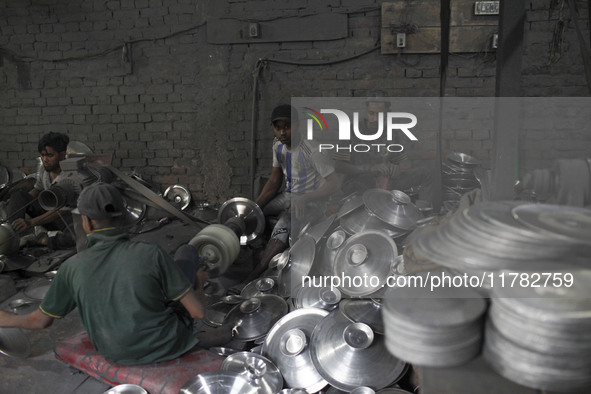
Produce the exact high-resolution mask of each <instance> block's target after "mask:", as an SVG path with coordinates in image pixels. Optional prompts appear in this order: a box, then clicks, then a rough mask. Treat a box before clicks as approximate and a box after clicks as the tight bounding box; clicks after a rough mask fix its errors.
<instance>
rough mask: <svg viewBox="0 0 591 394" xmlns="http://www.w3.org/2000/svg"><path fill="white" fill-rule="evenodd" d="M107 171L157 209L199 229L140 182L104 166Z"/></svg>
mask: <svg viewBox="0 0 591 394" xmlns="http://www.w3.org/2000/svg"><path fill="white" fill-rule="evenodd" d="M105 167H107V168H108V169H109V170H111V171H112V172H113V174H115V175H117V176H118V177H119V179H121V180H122V181H123V182H125V183H127V184H128V185H129V186H130V187H131V188H132V189H133V190H135V191H136V192H138V193H140V194H141V195H142V196H144V197H146V198H147V199H148V200H150V201H151V202H152V203H154V204H155V205H156V206H157V207H159V208H162V209H163V210H165V211H166V212H168V213H170V214H172V215H174V216H176V217H177V218H178V219H180V220H181V221H182V222H183V223H185V224H188V225H191V226H195V227H198V228H199V229H201V227H202V226H200V225H198V224H197V223H195V221H194V220H192V219H191V218H190V217H189V216H187V215H185V214H184V213H183V212H181V211H180V210H179V209H178V208H176V207H175V206H173V205H172V204H170V203H169V202H168V201H166V200H165V199H163V198H162V197H160V196H159V195H157V194H156V193H154V192H153V191H152V190H150V189H148V188H147V187H146V186H144V185H142V184H141V183H140V182H138V181H136V180H135V179H133V178H131V177H130V176H128V175H126V174H124V173H123V172H121V171H119V170H118V169H116V168H115V167H113V166H105ZM203 223H206V224H209V223H208V222H205V221H203Z"/></svg>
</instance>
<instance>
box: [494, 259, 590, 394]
mask: <svg viewBox="0 0 591 394" xmlns="http://www.w3.org/2000/svg"><path fill="white" fill-rule="evenodd" d="M567 274H568V275H572V276H570V277H568V275H567ZM557 275H559V276H560V277H561V278H562V279H564V282H563V285H562V286H560V287H551V286H548V287H543V286H542V287H528V286H524V287H521V286H514V287H504V288H500V287H495V289H494V291H493V295H494V297H493V298H492V304H491V308H490V313H489V320H488V322H487V326H486V332H485V346H484V357H485V359H486V360H487V361H488V362H489V363H490V364H491V365H492V366H493V368H494V369H495V370H497V371H498V372H499V373H500V374H501V375H503V376H505V377H506V378H508V379H510V380H512V381H515V382H517V383H519V384H522V385H525V386H528V387H532V388H536V389H540V390H549V391H577V390H582V391H580V392H583V391H585V389H587V390H588V389H589V387H591V374H590V373H589V372H590V371H591V271H575V272H569V273H565V272H561V273H557ZM557 277H558V276H556V275H555V276H554V277H553V278H551V279H552V281H553V285H556V282H554V280H555V279H556V278H557ZM571 279H572V281H571ZM571 284H572V285H571Z"/></svg>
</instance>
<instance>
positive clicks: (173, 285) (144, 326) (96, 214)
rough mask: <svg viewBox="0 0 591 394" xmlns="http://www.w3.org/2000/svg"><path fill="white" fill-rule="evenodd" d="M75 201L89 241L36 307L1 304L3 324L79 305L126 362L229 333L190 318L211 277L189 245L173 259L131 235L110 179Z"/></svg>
mask: <svg viewBox="0 0 591 394" xmlns="http://www.w3.org/2000/svg"><path fill="white" fill-rule="evenodd" d="M77 209H78V211H79V213H80V215H81V217H82V225H83V227H84V231H85V232H86V233H87V235H88V249H86V250H84V251H82V252H80V253H78V254H76V255H74V256H73V257H71V258H70V259H68V260H67V261H66V262H64V263H63V264H62V266H61V267H60V268H59V270H58V272H57V274H56V276H55V278H54V280H53V282H52V284H51V286H50V288H49V290H48V291H47V294H46V295H45V298H44V299H43V302H42V303H41V305H40V306H39V309H38V310H36V311H34V312H32V313H30V314H28V315H14V314H12V313H9V312H5V311H0V326H6V327H22V328H28V329H37V328H46V327H49V326H50V325H51V324H52V323H53V320H54V319H59V318H62V317H64V316H66V315H67V314H68V313H70V312H71V311H73V310H74V309H75V308H76V307H78V311H79V313H80V317H81V319H82V323H83V324H84V327H85V328H86V331H87V332H88V337H89V339H90V341H91V342H92V344H93V345H94V347H95V348H96V349H97V350H98V352H99V353H101V354H102V355H103V356H104V357H105V358H107V359H109V360H111V361H113V362H115V363H118V364H124V365H136V364H147V363H154V362H160V361H166V360H171V359H174V358H177V357H179V356H181V355H183V354H184V353H186V352H187V351H189V350H190V349H191V348H193V347H194V346H195V345H197V344H198V343H199V346H200V347H210V346H214V345H221V344H223V343H226V342H229V341H230V340H231V337H232V334H231V330H230V329H227V328H225V327H220V328H219V329H216V330H211V331H209V332H207V333H205V334H203V335H202V336H201V337H199V338H198V337H196V336H194V335H193V333H192V323H193V321H192V319H193V318H202V317H203V315H204V311H205V296H204V293H203V283H204V281H205V280H207V273H206V272H204V271H203V270H202V269H200V262H199V256H198V254H197V251H196V250H195V249H194V248H193V247H192V246H190V245H185V246H183V247H181V248H179V250H178V251H177V255H176V256H175V260H174V261H173V259H172V258H171V257H170V256H169V255H168V254H166V252H164V250H163V249H162V248H160V247H159V246H156V245H152V244H146V243H141V242H132V241H130V239H129V237H128V235H127V234H126V233H124V232H123V231H121V230H119V229H117V222H118V218H120V217H122V215H123V212H124V210H125V204H124V202H123V198H122V197H121V194H120V193H119V191H118V190H117V189H116V188H115V187H114V186H112V185H109V184H105V183H96V184H94V185H91V186H89V187H87V188H85V189H83V190H82V192H81V193H80V197H79V199H78V208H77Z"/></svg>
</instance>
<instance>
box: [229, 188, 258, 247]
mask: <svg viewBox="0 0 591 394" xmlns="http://www.w3.org/2000/svg"><path fill="white" fill-rule="evenodd" d="M231 218H239V219H241V220H242V221H243V222H244V228H245V230H244V232H243V234H242V235H240V245H246V244H248V243H250V242H252V241H254V240H255V239H257V238H258V237H259V236H260V235H261V234H262V233H263V231H264V230H265V215H263V211H262V210H261V208H260V207H259V206H258V205H257V204H256V203H255V202H254V201H251V200H249V199H247V198H243V197H236V198H232V199H230V200H228V201H226V202H224V203H223V204H222V206H221V207H220V209H219V211H218V223H222V224H223V223H226V221H228V220H229V219H231Z"/></svg>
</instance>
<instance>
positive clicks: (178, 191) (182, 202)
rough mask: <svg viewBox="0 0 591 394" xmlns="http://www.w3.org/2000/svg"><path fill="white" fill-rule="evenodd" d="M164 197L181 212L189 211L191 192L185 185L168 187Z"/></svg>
mask: <svg viewBox="0 0 591 394" xmlns="http://www.w3.org/2000/svg"><path fill="white" fill-rule="evenodd" d="M163 196H164V198H166V199H167V200H168V201H170V202H171V203H174V204H176V206H178V207H179V208H180V209H181V211H183V210H185V209H187V207H188V206H189V204H191V192H190V191H189V189H188V188H187V187H186V186H183V185H172V186H169V187H167V188H166V190H165V191H164V194H163Z"/></svg>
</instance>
